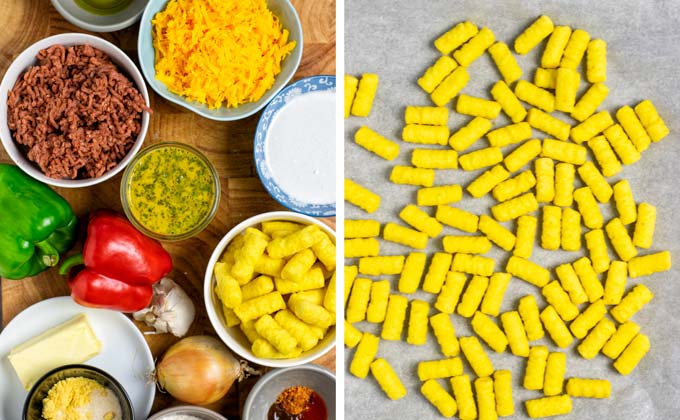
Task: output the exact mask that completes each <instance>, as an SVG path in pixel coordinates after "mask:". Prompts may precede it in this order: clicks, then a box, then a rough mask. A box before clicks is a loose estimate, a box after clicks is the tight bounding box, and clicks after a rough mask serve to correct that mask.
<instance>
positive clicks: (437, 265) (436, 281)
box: [423, 252, 453, 293]
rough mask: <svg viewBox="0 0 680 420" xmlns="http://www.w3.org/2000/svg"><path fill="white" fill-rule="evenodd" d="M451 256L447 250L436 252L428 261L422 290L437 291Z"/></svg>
mask: <svg viewBox="0 0 680 420" xmlns="http://www.w3.org/2000/svg"><path fill="white" fill-rule="evenodd" d="M452 259H453V256H452V255H451V254H449V253H447V252H436V253H435V254H434V256H433V257H432V261H431V262H430V267H429V268H428V270H427V274H425V280H423V291H425V292H428V293H439V292H440V291H441V289H442V285H443V284H444V280H445V279H446V273H447V272H448V271H449V267H450V266H451V261H452Z"/></svg>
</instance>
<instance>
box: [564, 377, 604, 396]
mask: <svg viewBox="0 0 680 420" xmlns="http://www.w3.org/2000/svg"><path fill="white" fill-rule="evenodd" d="M611 393H612V386H611V383H609V381H608V380H606V379H586V378H569V380H568V381H567V395H569V396H571V397H581V398H609V397H610V395H611Z"/></svg>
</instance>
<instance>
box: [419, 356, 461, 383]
mask: <svg viewBox="0 0 680 420" xmlns="http://www.w3.org/2000/svg"><path fill="white" fill-rule="evenodd" d="M462 374H463V362H462V361H461V360H460V357H452V358H449V359H442V360H427V361H422V362H419V363H418V379H420V380H421V381H423V382H424V381H427V380H429V379H438V378H451V377H453V376H458V375H462Z"/></svg>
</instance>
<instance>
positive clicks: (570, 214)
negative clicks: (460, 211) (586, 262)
mask: <svg viewBox="0 0 680 420" xmlns="http://www.w3.org/2000/svg"><path fill="white" fill-rule="evenodd" d="M560 246H561V247H562V249H563V250H565V251H578V250H580V249H581V214H580V213H579V212H577V211H576V210H574V209H572V208H569V207H566V208H564V209H562V238H561V243H560Z"/></svg>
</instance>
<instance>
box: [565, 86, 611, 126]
mask: <svg viewBox="0 0 680 420" xmlns="http://www.w3.org/2000/svg"><path fill="white" fill-rule="evenodd" d="M607 95H609V88H608V87H607V86H606V85H605V84H604V83H594V84H593V85H591V86H590V87H589V88H588V90H587V91H586V93H584V94H583V95H582V96H581V98H579V100H578V102H576V105H574V109H572V111H571V116H572V118H574V119H575V120H576V121H579V122H581V121H583V120H585V119H586V118H588V117H590V116H591V115H593V114H594V113H595V111H596V110H597V108H598V107H599V106H600V104H602V102H604V100H605V98H606V97H607ZM616 118H619V114H618V113H617V114H616Z"/></svg>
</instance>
